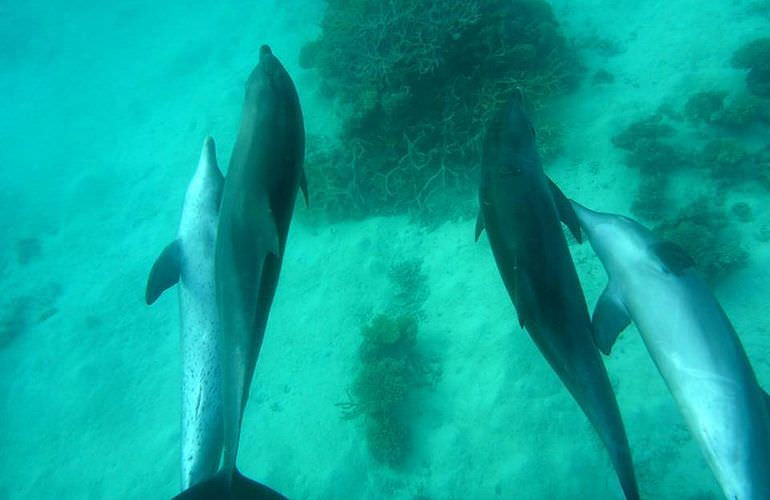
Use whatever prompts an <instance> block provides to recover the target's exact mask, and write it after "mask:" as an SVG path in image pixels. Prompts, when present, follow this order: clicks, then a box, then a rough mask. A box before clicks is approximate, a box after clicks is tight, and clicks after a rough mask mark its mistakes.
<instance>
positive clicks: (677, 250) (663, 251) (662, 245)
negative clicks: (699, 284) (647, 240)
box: [650, 241, 695, 275]
mask: <svg viewBox="0 0 770 500" xmlns="http://www.w3.org/2000/svg"><path fill="white" fill-rule="evenodd" d="M650 250H652V253H653V254H654V255H655V256H656V257H657V258H658V260H660V262H661V264H663V268H664V269H665V271H666V272H668V273H671V274H676V275H679V274H682V273H683V272H685V271H686V270H687V269H689V268H691V267H695V261H694V260H693V259H692V257H690V255H689V254H688V253H687V252H686V251H685V249H684V248H682V247H680V246H679V245H677V244H676V243H672V242H670V241H660V242H657V243H653V244H652V245H650Z"/></svg>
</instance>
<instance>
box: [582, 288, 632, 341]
mask: <svg viewBox="0 0 770 500" xmlns="http://www.w3.org/2000/svg"><path fill="white" fill-rule="evenodd" d="M630 322H631V319H630V318H629V317H628V311H626V307H625V306H624V305H623V303H622V302H621V301H620V298H619V297H618V296H617V294H615V293H613V291H612V286H611V283H610V284H607V288H605V289H604V291H603V292H602V295H601V297H599V301H598V302H597V303H596V308H595V309H594V314H593V317H592V318H591V326H592V327H593V331H594V343H595V344H596V346H597V347H598V348H599V349H600V350H601V351H602V352H603V353H604V354H606V355H609V354H610V351H611V350H612V346H613V344H615V340H616V339H617V338H618V335H620V332H622V331H623V330H624V329H625V328H626V327H627V326H628V324H629V323H630Z"/></svg>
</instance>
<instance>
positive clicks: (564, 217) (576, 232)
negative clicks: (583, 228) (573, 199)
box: [548, 177, 583, 243]
mask: <svg viewBox="0 0 770 500" xmlns="http://www.w3.org/2000/svg"><path fill="white" fill-rule="evenodd" d="M548 185H549V186H550V187H551V193H553V201H554V203H556V210H558V212H559V218H560V219H561V221H562V222H563V223H564V225H565V226H567V227H568V228H569V231H570V232H571V233H572V236H574V237H575V239H576V240H577V242H578V243H583V235H582V234H581V232H580V221H579V220H578V216H577V214H576V213H575V209H573V208H572V204H571V203H570V201H569V199H568V198H567V197H566V196H564V193H562V192H561V189H559V186H557V185H556V184H555V183H554V182H553V181H552V180H551V178H550V177H548Z"/></svg>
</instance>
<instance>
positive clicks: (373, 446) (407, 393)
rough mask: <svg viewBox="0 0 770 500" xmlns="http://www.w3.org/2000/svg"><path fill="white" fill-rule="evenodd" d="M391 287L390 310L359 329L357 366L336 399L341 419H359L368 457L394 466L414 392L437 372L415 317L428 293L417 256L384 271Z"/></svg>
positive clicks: (406, 438) (405, 447)
mask: <svg viewBox="0 0 770 500" xmlns="http://www.w3.org/2000/svg"><path fill="white" fill-rule="evenodd" d="M388 278H389V279H390V281H391V282H392V285H393V286H392V288H393V289H394V290H395V293H394V297H393V303H392V304H391V306H390V307H389V308H388V309H391V310H393V311H395V312H393V313H392V314H378V315H377V316H375V317H374V318H372V320H371V321H370V322H368V323H365V324H364V325H362V327H361V344H360V346H359V348H358V354H359V359H360V361H361V364H360V366H359V367H358V369H357V370H356V373H355V376H354V379H353V383H352V385H351V387H350V390H349V391H348V400H347V401H345V402H342V403H337V406H338V407H339V408H340V409H341V411H342V417H343V418H345V419H356V418H361V419H362V420H363V425H364V428H365V436H366V440H367V444H368V446H369V451H370V453H371V455H372V457H373V458H374V459H375V460H376V461H378V462H380V463H383V464H386V465H389V466H392V467H397V466H399V465H400V464H402V463H403V462H404V460H405V459H406V458H407V456H408V451H409V449H410V440H411V437H410V436H411V425H410V422H411V412H412V411H413V409H414V407H415V405H416V404H417V400H418V398H417V391H418V390H419V389H420V388H422V387H432V386H433V385H435V384H436V382H437V381H438V378H439V377H440V375H441V371H440V369H439V367H438V364H437V363H436V362H435V361H433V360H431V359H429V358H428V357H426V356H425V355H424V354H422V353H421V352H420V349H419V348H418V345H417V332H418V326H419V325H418V318H419V317H420V316H421V314H422V313H421V308H422V305H423V303H424V302H425V300H426V299H427V297H428V288H427V284H426V277H425V274H424V273H423V272H422V261H421V260H420V259H405V260H402V261H399V262H396V263H394V264H393V265H392V266H391V268H390V271H389V273H388Z"/></svg>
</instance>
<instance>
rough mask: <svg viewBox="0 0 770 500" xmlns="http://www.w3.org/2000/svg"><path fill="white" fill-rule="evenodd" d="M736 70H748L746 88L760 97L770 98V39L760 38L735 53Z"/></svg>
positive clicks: (733, 62)
mask: <svg viewBox="0 0 770 500" xmlns="http://www.w3.org/2000/svg"><path fill="white" fill-rule="evenodd" d="M731 62H732V65H733V67H734V68H742V69H748V70H749V72H748V73H747V74H746V86H747V87H748V89H749V91H750V92H751V93H752V94H754V95H757V96H760V97H770V37H765V38H758V39H756V40H752V41H751V42H748V43H746V44H745V45H743V46H741V47H740V48H739V49H738V50H736V51H735V52H734V53H733V58H732V61H731Z"/></svg>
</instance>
